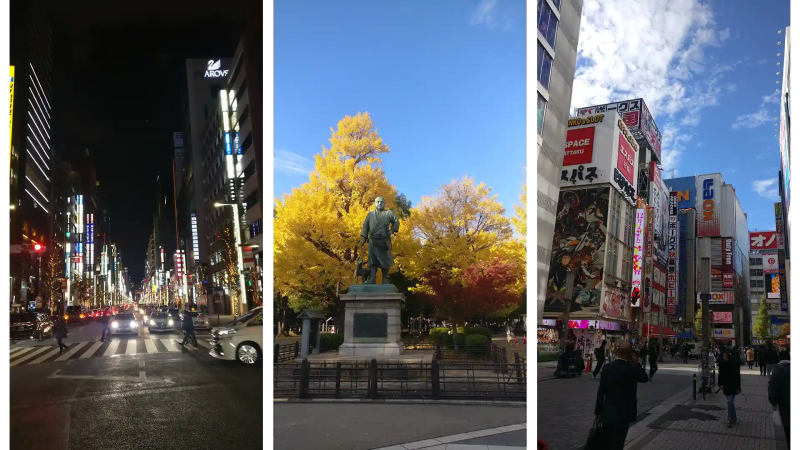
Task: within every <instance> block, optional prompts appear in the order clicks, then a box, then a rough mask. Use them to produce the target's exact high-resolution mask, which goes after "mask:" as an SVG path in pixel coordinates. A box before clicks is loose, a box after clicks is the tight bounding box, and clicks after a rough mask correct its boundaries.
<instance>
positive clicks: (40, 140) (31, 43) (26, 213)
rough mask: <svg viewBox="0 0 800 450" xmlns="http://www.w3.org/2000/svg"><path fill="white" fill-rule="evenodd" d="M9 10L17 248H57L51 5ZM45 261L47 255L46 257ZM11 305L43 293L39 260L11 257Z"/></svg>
mask: <svg viewBox="0 0 800 450" xmlns="http://www.w3.org/2000/svg"><path fill="white" fill-rule="evenodd" d="M10 6H11V11H10V13H11V14H10V25H11V30H10V38H11V42H10V62H11V68H10V76H11V83H12V84H11V102H12V104H11V130H10V131H11V180H10V187H11V192H10V197H11V198H10V200H11V206H12V207H13V209H12V210H11V223H10V238H11V239H10V241H11V243H12V244H31V243H34V242H37V243H43V244H44V245H45V246H46V247H48V249H49V248H52V245H51V244H52V242H51V241H52V236H53V220H54V218H53V213H54V212H53V211H54V210H53V206H52V202H53V199H52V187H51V181H52V178H53V173H52V170H55V169H57V167H56V163H55V162H54V160H53V159H54V158H53V155H54V152H53V146H54V144H53V140H52V137H53V134H54V132H53V128H52V127H53V121H52V116H53V111H52V107H53V97H52V94H51V92H52V54H53V39H52V31H51V26H50V23H51V16H50V14H51V2H50V1H48V0H31V1H13V2H11V5H10ZM42 259H44V260H45V261H46V257H43V258H42ZM11 283H12V288H11V297H12V298H11V301H12V302H16V303H25V304H26V306H29V305H28V304H27V302H29V301H31V300H33V298H29V297H37V296H39V294H40V293H41V291H42V288H41V286H40V282H39V267H38V262H37V258H35V257H33V256H31V255H29V254H25V253H22V254H13V255H12V257H11Z"/></svg>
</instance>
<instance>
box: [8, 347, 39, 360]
mask: <svg viewBox="0 0 800 450" xmlns="http://www.w3.org/2000/svg"><path fill="white" fill-rule="evenodd" d="M35 348H36V347H25V348H22V349H17V350H19V351H17V352H15V353H12V354H11V357H12V358H14V357H16V356H19V355H23V354H25V353H28V352H29V351H31V350H33V349H35Z"/></svg>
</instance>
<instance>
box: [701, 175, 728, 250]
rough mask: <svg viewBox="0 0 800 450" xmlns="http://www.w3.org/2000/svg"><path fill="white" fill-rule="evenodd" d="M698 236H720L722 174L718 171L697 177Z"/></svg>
mask: <svg viewBox="0 0 800 450" xmlns="http://www.w3.org/2000/svg"><path fill="white" fill-rule="evenodd" d="M696 183H697V184H696V186H695V188H696V190H697V195H696V196H695V198H696V202H697V204H696V205H695V208H696V209H697V216H698V217H697V237H699V238H700V237H711V236H719V235H720V231H721V216H722V212H721V206H720V205H721V203H722V202H721V200H722V197H721V196H720V190H721V189H722V176H721V175H720V174H718V173H715V174H710V175H703V176H699V177H697V178H696Z"/></svg>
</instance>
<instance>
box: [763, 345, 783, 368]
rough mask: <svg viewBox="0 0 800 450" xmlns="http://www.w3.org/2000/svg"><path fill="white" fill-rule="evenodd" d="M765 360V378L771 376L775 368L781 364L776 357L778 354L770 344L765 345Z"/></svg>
mask: <svg viewBox="0 0 800 450" xmlns="http://www.w3.org/2000/svg"><path fill="white" fill-rule="evenodd" d="M765 358H766V361H767V376H770V375H772V371H773V370H775V366H777V365H778V363H779V362H781V360H780V358H779V357H778V352H777V351H776V350H775V347H773V346H772V342H769V343H767V354H766V355H765Z"/></svg>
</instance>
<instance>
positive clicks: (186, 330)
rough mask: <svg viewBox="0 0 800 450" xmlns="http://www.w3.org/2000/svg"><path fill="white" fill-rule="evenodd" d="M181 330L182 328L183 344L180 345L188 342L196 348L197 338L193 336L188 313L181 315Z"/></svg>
mask: <svg viewBox="0 0 800 450" xmlns="http://www.w3.org/2000/svg"><path fill="white" fill-rule="evenodd" d="M181 328H183V342H181V345H186V342H187V341H189V342H191V343H192V344H193V345H194V347H195V348H197V336H195V335H194V322H193V321H192V316H191V315H190V314H189V313H188V312H185V313H184V314H183V323H182V324H181Z"/></svg>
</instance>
